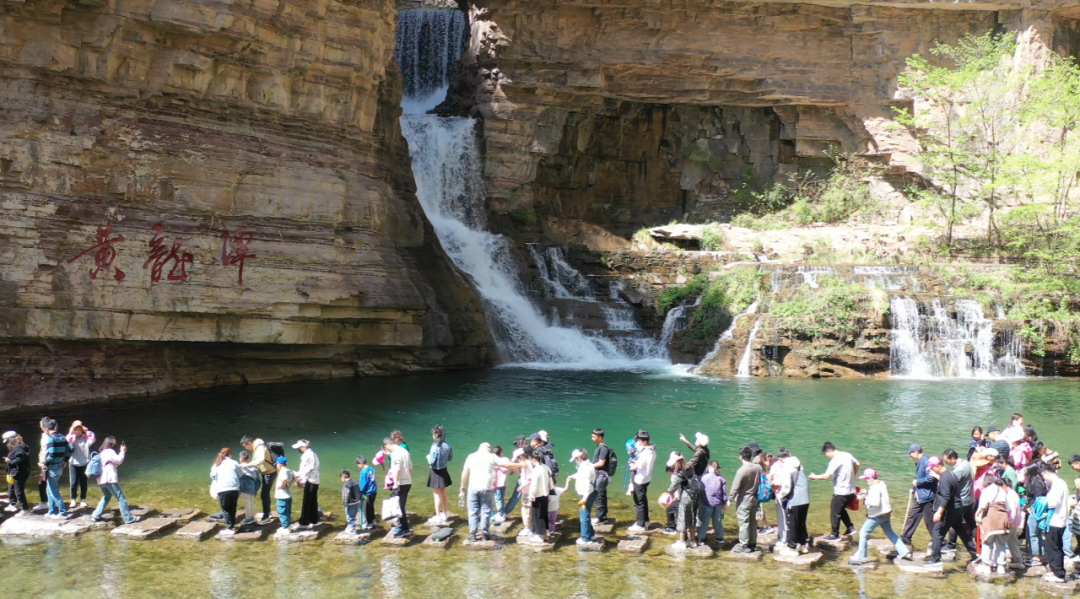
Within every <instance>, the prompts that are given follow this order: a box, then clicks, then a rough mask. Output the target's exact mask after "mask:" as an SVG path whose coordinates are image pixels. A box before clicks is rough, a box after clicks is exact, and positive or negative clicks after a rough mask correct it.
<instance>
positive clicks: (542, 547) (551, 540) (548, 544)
mask: <svg viewBox="0 0 1080 599" xmlns="http://www.w3.org/2000/svg"><path fill="white" fill-rule="evenodd" d="M561 536H562V533H561V532H556V533H553V534H550V535H548V538H547V541H541V542H535V541H533V540H532V539H531V537H524V535H522V536H519V537H518V545H519V546H521V547H525V548H528V549H530V550H532V551H554V550H555V544H556V543H558V542H559V537H561Z"/></svg>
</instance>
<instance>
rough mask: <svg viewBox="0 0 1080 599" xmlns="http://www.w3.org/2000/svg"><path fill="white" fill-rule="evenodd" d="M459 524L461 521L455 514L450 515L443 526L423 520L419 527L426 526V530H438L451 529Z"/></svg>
mask: <svg viewBox="0 0 1080 599" xmlns="http://www.w3.org/2000/svg"><path fill="white" fill-rule="evenodd" d="M460 522H461V519H460V518H458V515H457V514H450V516H449V517H448V518H447V519H446V523H445V524H443V523H440V524H435V523H433V522H432V521H431V520H425V521H424V522H422V523H421V524H420V526H426V527H428V528H430V529H432V530H438V529H440V528H446V527H447V526H449V527H453V526H455V525H457V524H459V523H460Z"/></svg>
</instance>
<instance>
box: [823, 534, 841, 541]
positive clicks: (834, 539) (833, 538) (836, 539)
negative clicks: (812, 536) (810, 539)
mask: <svg viewBox="0 0 1080 599" xmlns="http://www.w3.org/2000/svg"><path fill="white" fill-rule="evenodd" d="M822 540H823V541H839V540H840V537H839V536H837V535H835V534H831V535H829V536H827V537H825V538H824V539H822Z"/></svg>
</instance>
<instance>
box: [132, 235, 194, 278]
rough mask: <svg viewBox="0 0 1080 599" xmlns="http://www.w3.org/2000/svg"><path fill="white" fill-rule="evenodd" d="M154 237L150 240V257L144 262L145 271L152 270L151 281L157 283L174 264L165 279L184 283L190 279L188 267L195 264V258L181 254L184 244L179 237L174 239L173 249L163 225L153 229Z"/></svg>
mask: <svg viewBox="0 0 1080 599" xmlns="http://www.w3.org/2000/svg"><path fill="white" fill-rule="evenodd" d="M151 228H152V229H153V230H154V237H153V238H152V239H150V244H149V245H150V257H149V258H147V259H146V262H143V269H144V270H145V269H147V268H149V269H150V281H151V282H154V283H157V282H158V281H160V280H161V275H162V273H163V272H165V266H166V265H167V264H169V263H170V262H171V263H172V268H170V269H169V273H168V274H167V275H165V278H166V279H168V280H170V281H183V280H184V279H186V278H188V272H187V265H188V264H193V263H194V262H195V257H194V256H192V255H191V254H189V253H187V252H181V251H180V246H181V245H183V242H182V241H180V238H179V237H176V238H174V239H173V242H172V247H168V244H167V242H166V241H165V236H164V235H163V234H162V233H164V232H165V226H164V225H161V224H157V225H154V226H153V227H151Z"/></svg>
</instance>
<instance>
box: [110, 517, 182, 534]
mask: <svg viewBox="0 0 1080 599" xmlns="http://www.w3.org/2000/svg"><path fill="white" fill-rule="evenodd" d="M174 526H176V520H174V519H172V518H147V519H145V520H139V521H138V522H133V523H131V524H123V525H120V526H117V527H116V528H114V529H113V531H112V535H113V536H114V537H128V538H131V539H149V538H150V537H152V536H154V535H157V534H160V533H162V532H165V531H166V530H168V529H170V528H172V527H174Z"/></svg>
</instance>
